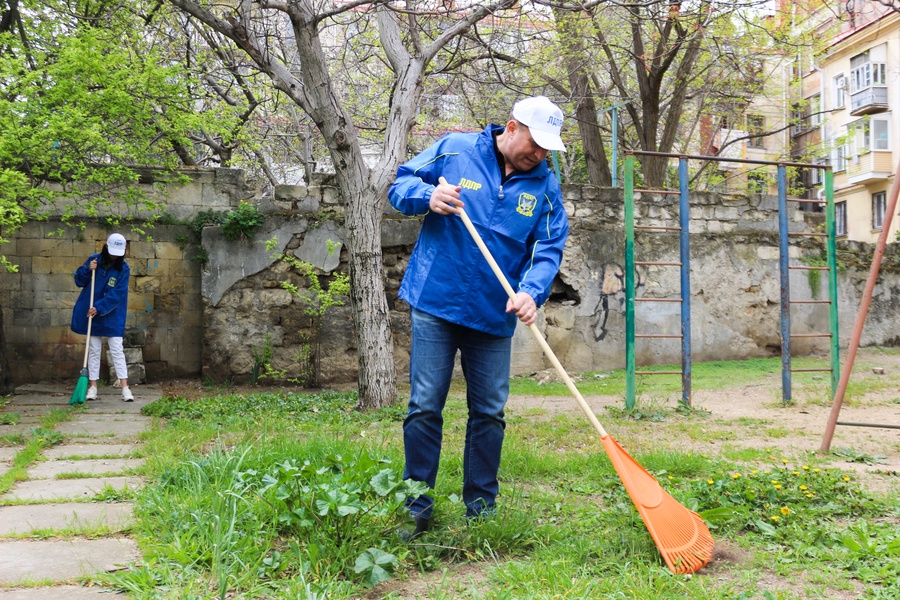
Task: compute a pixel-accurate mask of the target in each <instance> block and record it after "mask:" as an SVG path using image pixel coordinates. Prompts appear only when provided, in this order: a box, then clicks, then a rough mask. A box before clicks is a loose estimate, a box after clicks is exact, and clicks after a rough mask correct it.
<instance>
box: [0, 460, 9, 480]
mask: <svg viewBox="0 0 900 600" xmlns="http://www.w3.org/2000/svg"><path fill="white" fill-rule="evenodd" d="M11 468H12V463H11V462H6V461H3V462H0V477H3V476H4V475H6V472H7V471H9V470H10V469H11Z"/></svg>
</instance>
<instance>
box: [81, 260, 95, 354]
mask: <svg viewBox="0 0 900 600" xmlns="http://www.w3.org/2000/svg"><path fill="white" fill-rule="evenodd" d="M96 275H97V269H92V270H91V299H90V303H91V305H90V307H89V308H94V277H95V276H96ZM93 320H94V317H93V316H89V317H88V330H87V342H86V343H85V345H84V364H83V365H82V366H81V368H82V369H87V361H88V350H90V348H91V321H93Z"/></svg>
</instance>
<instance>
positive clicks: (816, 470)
mask: <svg viewBox="0 0 900 600" xmlns="http://www.w3.org/2000/svg"><path fill="white" fill-rule="evenodd" d="M820 470H821V469H819V468H818V467H816V468H815V469H813V473H818V472H819V471H820Z"/></svg>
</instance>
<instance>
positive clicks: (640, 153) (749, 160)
mask: <svg viewBox="0 0 900 600" xmlns="http://www.w3.org/2000/svg"><path fill="white" fill-rule="evenodd" d="M625 154H633V155H635V156H662V157H665V158H687V159H689V160H711V161H714V162H734V163H745V164H751V165H783V166H785V167H798V168H801V169H824V170H827V171H830V170H831V165H817V164H812V163H795V162H778V161H775V160H755V159H752V158H725V157H724V156H702V155H698V154H675V153H672V152H646V151H644V150H626V151H625ZM635 191H637V190H635Z"/></svg>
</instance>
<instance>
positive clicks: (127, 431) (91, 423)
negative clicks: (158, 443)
mask: <svg viewBox="0 0 900 600" xmlns="http://www.w3.org/2000/svg"><path fill="white" fill-rule="evenodd" d="M152 422H153V419H151V418H150V417H143V416H140V415H103V414H97V415H93V414H82V415H78V417H76V418H75V419H73V420H71V421H66V422H65V423H60V424H59V425H57V426H56V431H58V432H60V433H63V434H66V435H72V436H104V437H109V438H113V439H134V438H135V437H137V435H138V434H139V433H141V432H143V431H146V430H147V429H149V428H150V425H151V423H152ZM110 434H112V435H110Z"/></svg>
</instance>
